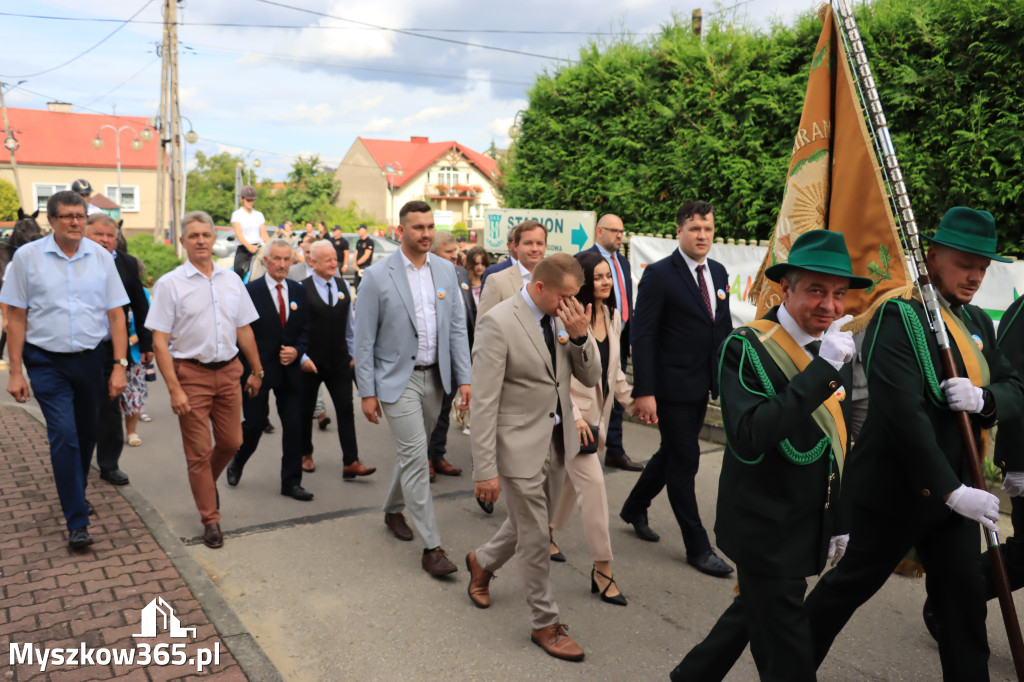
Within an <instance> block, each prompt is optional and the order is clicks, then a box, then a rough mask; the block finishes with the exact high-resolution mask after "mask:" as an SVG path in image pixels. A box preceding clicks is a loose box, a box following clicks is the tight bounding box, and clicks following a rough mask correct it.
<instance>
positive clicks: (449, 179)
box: [437, 166, 459, 187]
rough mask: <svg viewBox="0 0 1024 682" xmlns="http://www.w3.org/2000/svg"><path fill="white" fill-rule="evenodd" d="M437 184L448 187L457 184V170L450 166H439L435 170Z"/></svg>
mask: <svg viewBox="0 0 1024 682" xmlns="http://www.w3.org/2000/svg"><path fill="white" fill-rule="evenodd" d="M437 184H439V185H448V186H449V187H451V186H453V185H457V184H459V172H458V171H457V170H455V168H454V167H452V166H441V168H439V169H438V171H437Z"/></svg>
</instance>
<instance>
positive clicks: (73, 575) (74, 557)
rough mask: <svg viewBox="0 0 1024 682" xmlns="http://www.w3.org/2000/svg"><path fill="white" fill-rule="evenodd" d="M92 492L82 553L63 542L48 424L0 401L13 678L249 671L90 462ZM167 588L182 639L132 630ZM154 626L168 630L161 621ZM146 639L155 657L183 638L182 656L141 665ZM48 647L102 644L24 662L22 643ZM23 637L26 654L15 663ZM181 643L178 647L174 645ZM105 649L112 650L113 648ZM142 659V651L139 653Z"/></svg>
mask: <svg viewBox="0 0 1024 682" xmlns="http://www.w3.org/2000/svg"><path fill="white" fill-rule="evenodd" d="M86 496H87V497H88V499H89V501H90V502H92V504H93V506H94V507H95V508H96V515H95V516H94V517H92V526H90V528H89V531H90V534H91V535H92V537H93V540H94V541H95V543H94V544H93V545H92V546H91V547H89V548H88V550H87V551H84V552H73V551H71V550H70V548H69V547H68V544H67V531H66V529H65V526H64V516H63V514H62V513H61V509H60V503H59V501H58V499H57V491H56V487H55V486H54V483H53V474H52V472H51V469H50V458H49V449H48V444H47V440H46V429H45V428H44V427H43V425H42V424H40V423H39V422H38V421H37V420H36V419H35V418H34V417H33V416H32V415H30V414H29V413H28V412H26V411H25V410H23V409H20V408H14V407H5V406H0V652H2V653H0V655H2V656H3V661H4V663H5V664H6V665H7V669H6V672H5V674H4V680H5V681H6V682H23V681H24V680H52V681H54V682H57V681H58V680H103V679H130V680H154V681H155V680H198V679H203V680H245V679H246V676H245V674H244V673H243V671H242V668H241V667H240V666H239V664H238V662H237V661H236V660H235V658H234V657H233V656H232V655H231V653H230V652H229V651H228V649H227V647H226V645H225V642H224V639H223V634H224V633H218V631H217V629H216V628H215V627H214V626H213V625H212V624H211V622H210V619H209V618H208V616H207V614H206V613H204V611H203V605H201V604H200V603H199V601H198V600H197V599H196V597H195V596H194V595H193V592H192V590H190V589H189V587H188V585H186V583H185V580H184V579H183V578H182V576H181V574H180V573H179V571H178V570H177V569H176V568H175V566H174V564H173V563H172V561H171V559H170V558H169V557H168V555H167V553H166V552H165V551H164V550H163V549H161V547H160V545H158V544H157V541H156V540H155V538H154V536H153V533H152V532H151V531H150V529H149V528H147V526H146V524H145V523H144V522H143V520H142V518H140V516H139V515H138V514H137V513H136V511H135V510H134V509H133V507H132V506H131V505H130V504H129V503H128V500H126V499H125V497H124V496H122V494H121V493H120V491H119V490H118V489H116V488H115V487H114V486H111V485H109V484H108V483H107V482H105V481H102V480H100V478H99V474H98V472H96V471H92V472H91V475H90V478H89V487H88V489H87V491H86ZM158 597H160V598H162V599H163V600H164V601H165V602H166V603H167V604H169V605H170V606H171V607H172V608H173V611H174V615H175V616H176V617H177V618H178V620H179V621H180V624H181V626H182V627H184V628H195V633H194V636H191V637H188V638H187V640H184V639H182V638H178V639H172V638H171V637H170V633H169V632H166V631H163V632H160V634H158V636H156V637H151V638H145V639H141V638H135V637H133V635H135V634H138V633H140V632H141V631H142V625H141V620H142V609H143V608H144V607H145V606H146V605H147V604H149V603H150V602H151V601H152V600H154V599H155V598H158ZM158 630H166V628H165V627H164V625H163V622H162V621H161V623H160V626H159V627H158ZM144 643H145V644H148V645H149V651H150V657H151V658H152V656H153V653H154V652H156V651H157V647H158V646H159V645H161V644H167V645H168V646H166V647H162V648H161V649H160V650H161V651H163V652H165V653H168V654H171V652H172V651H173V650H172V649H171V646H170V645H174V644H178V643H184V644H185V646H184V658H183V659H182V657H181V656H180V655H176V654H177V652H175V655H176V658H177V659H178V660H184V661H186V664H185V665H169V664H168V665H158V664H156V663H155V662H150V663H149V664H148V665H142V664H141V663H140V661H139V660H138V657H139V656H140V654H141V653H142V651H143V650H145V647H144V646H143V644H144ZM26 644H33V645H34V652H33V653H34V654H36V653H37V652H39V651H40V650H43V649H49V650H51V652H52V651H53V650H56V649H76V650H79V655H81V651H82V649H83V647H84V648H85V649H86V650H88V649H92V650H95V651H94V652H93V656H92V659H93V661H94V663H93V664H89V663H88V662H87V663H86V664H85V665H81V664H75V665H66V664H65V665H60V666H53V665H52V664H47V665H46V666H45V670H41V665H40V663H39V661H38V660H37V659H35V658H33V660H32V663H31V664H28V663H27V662H24V660H25V659H24V655H25V645H26ZM12 645H18V650H17V652H16V653H18V654H19V655H20V656H21V659H20V660H22V661H23V662H21V663H18V664H15V660H14V659H13V658H12V652H11V647H12ZM101 649H103V650H108V651H113V652H115V655H118V654H120V655H124V654H122V653H121V652H128V651H132V650H134V654H135V656H136V660H134V661H133V663H132V664H130V665H128V664H124V663H123V662H122V663H120V664H115V663H113V662H111V663H107V664H100V663H99V660H102V659H103V658H104V655H103V654H101V653H99V650H101ZM203 649H208V650H214V651H216V652H217V653H219V661H218V662H216V663H212V664H210V665H209V666H207V667H206V668H205V669H204V670H202V672H198V671H197V665H196V664H192V665H188V664H187V661H189V660H191V659H196V658H197V657H199V656H201V655H202V654H201V653H200V650H203ZM178 651H180V647H179V650H178ZM203 653H205V652H203ZM107 655H109V654H107ZM143 662H144V661H143Z"/></svg>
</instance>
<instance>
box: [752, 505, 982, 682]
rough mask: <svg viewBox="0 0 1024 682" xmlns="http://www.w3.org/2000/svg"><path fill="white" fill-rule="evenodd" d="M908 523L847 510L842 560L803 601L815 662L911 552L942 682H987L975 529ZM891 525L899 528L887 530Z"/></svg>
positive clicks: (954, 522)
mask: <svg viewBox="0 0 1024 682" xmlns="http://www.w3.org/2000/svg"><path fill="white" fill-rule="evenodd" d="M906 516H907V515H906V514H897V515H895V516H893V515H885V516H883V515H881V514H879V513H878V512H876V511H875V510H873V509H867V508H864V507H858V508H855V509H853V510H852V513H851V514H850V520H851V524H850V544H849V546H848V547H847V548H846V554H845V555H844V556H843V559H842V561H840V562H839V564H838V565H837V566H836V567H835V568H833V569H832V570H830V571H829V572H827V573H826V574H825V575H824V577H823V578H822V579H821V580H820V581H818V584H817V585H815V586H814V589H813V590H811V593H810V594H809V595H807V601H806V607H807V612H808V614H809V616H810V618H811V637H812V639H813V641H814V652H815V659H816V662H817V663H818V664H819V665H820V664H821V661H823V660H824V659H825V656H826V655H827V654H828V650H829V648H830V647H831V646H832V642H833V641H834V640H835V638H836V636H837V635H838V634H839V631H840V630H842V629H843V626H845V625H846V622H847V621H848V620H849V619H850V616H852V615H853V612H854V611H856V610H857V608H858V607H860V605H861V604H863V603H864V602H866V601H867V600H868V599H870V598H871V596H872V595H874V594H875V592H877V591H878V589H879V588H881V587H882V585H883V584H885V581H886V580H887V579H888V578H889V576H890V575H891V574H892V570H893V569H894V568H895V567H896V564H898V563H899V561H900V559H902V558H903V557H904V556H905V555H906V553H907V551H908V550H909V549H910V548H911V547H916V548H917V550H918V553H919V554H920V556H921V563H923V564H924V568H925V587H926V589H927V590H928V596H929V597H930V599H931V601H932V603H933V604H934V606H935V612H936V614H937V615H938V618H939V659H940V661H941V663H942V677H943V679H945V680H972V681H979V682H983V681H984V680H988V679H989V674H988V658H989V648H988V636H987V632H986V630H985V616H986V604H985V578H984V573H983V571H982V569H981V565H980V553H979V551H978V545H979V542H978V540H979V538H978V531H979V526H978V524H977V523H975V522H974V521H968V520H967V519H965V518H963V517H961V516H958V515H956V514H953V512H948V513H947V515H946V516H945V518H944V519H943V520H942V521H938V522H931V523H925V522H921V521H918V520H915V519H913V518H910V519H906V518H905V517H906ZM893 518H898V519H899V523H898V524H896V523H893ZM740 589H741V590H742V589H743V588H742V585H741V586H740Z"/></svg>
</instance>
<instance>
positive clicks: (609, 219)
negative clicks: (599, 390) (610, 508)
mask: <svg viewBox="0 0 1024 682" xmlns="http://www.w3.org/2000/svg"><path fill="white" fill-rule="evenodd" d="M625 234H626V228H625V226H623V224H622V219H621V218H619V216H617V215H612V214H611V213H608V214H605V215H603V216H601V218H600V219H599V220H598V221H597V229H596V230H595V231H594V245H593V246H591V247H590V248H589V249H587V251H589V252H591V253H596V254H597V255H599V256H601V258H604V259H605V261H607V263H608V266H609V267H610V268H611V269H612V290H613V291H614V292H615V309H616V312H617V313H618V314H619V315H621V316H622V335H621V337H620V339H619V349H620V354H619V360H620V361H621V362H622V371H626V365H628V364H629V329H630V325H629V318H630V317H632V316H633V274H632V272H631V271H630V268H629V261H628V260H627V259H626V257H625V256H623V255H622V254H621V253H619V247H620V246H622V238H623V236H625ZM624 412H625V410H623V408H622V405H620V404H619V401H618V400H616V401H615V403H614V405H613V406H612V413H611V416H610V417H609V418H608V435H607V437H606V438H605V454H604V463H605V466H610V467H615V468H617V469H624V470H625V471H642V470H643V467H642V466H641V465H639V464H637V463H636V462H634V461H633V460H632V459H630V458H629V455H627V454H626V450H625V449H624V448H623V447H622V416H623V414H624Z"/></svg>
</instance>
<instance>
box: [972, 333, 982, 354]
mask: <svg viewBox="0 0 1024 682" xmlns="http://www.w3.org/2000/svg"><path fill="white" fill-rule="evenodd" d="M971 338H972V339H974V343H976V344H978V350H985V344H984V343H982V341H981V337H980V336H978V335H977V334H971Z"/></svg>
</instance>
